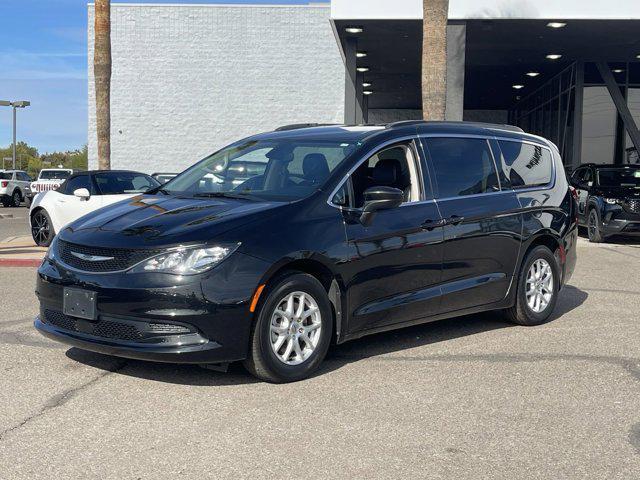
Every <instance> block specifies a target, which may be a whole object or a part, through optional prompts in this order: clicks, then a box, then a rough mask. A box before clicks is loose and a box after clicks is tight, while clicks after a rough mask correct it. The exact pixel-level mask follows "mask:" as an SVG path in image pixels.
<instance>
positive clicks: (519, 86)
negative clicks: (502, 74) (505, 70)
mask: <svg viewBox="0 0 640 480" xmlns="http://www.w3.org/2000/svg"><path fill="white" fill-rule="evenodd" d="M513 88H515V89H516V90H521V89H523V88H524V85H513Z"/></svg>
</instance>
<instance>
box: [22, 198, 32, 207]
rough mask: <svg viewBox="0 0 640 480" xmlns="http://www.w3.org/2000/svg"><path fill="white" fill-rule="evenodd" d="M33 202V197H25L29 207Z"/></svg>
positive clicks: (25, 202)
mask: <svg viewBox="0 0 640 480" xmlns="http://www.w3.org/2000/svg"><path fill="white" fill-rule="evenodd" d="M31 202H33V199H32V198H31V197H24V204H25V205H26V206H27V208H31Z"/></svg>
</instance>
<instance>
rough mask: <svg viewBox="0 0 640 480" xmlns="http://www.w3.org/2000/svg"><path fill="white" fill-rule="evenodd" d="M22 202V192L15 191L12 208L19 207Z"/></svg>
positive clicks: (12, 197)
mask: <svg viewBox="0 0 640 480" xmlns="http://www.w3.org/2000/svg"><path fill="white" fill-rule="evenodd" d="M21 202H22V196H21V195H20V191H19V190H15V191H14V192H13V195H11V206H12V207H19V206H20V203H21Z"/></svg>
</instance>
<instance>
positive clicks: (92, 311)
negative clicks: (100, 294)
mask: <svg viewBox="0 0 640 480" xmlns="http://www.w3.org/2000/svg"><path fill="white" fill-rule="evenodd" d="M63 296H64V298H63V301H62V310H63V312H64V314H65V315H69V316H71V317H77V318H84V319H86V320H95V319H96V318H97V315H96V313H97V312H96V292H90V291H88V290H80V289H78V288H65V289H64V291H63Z"/></svg>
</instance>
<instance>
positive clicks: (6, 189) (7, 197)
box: [0, 170, 32, 207]
mask: <svg viewBox="0 0 640 480" xmlns="http://www.w3.org/2000/svg"><path fill="white" fill-rule="evenodd" d="M31 182H32V179H31V177H30V176H29V175H27V172H25V171H23V170H0V200H1V201H2V205H3V206H5V207H19V206H20V204H21V203H22V202H23V201H24V200H25V199H26V198H27V197H30V196H31V188H30V187H29V185H30V184H31Z"/></svg>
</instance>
